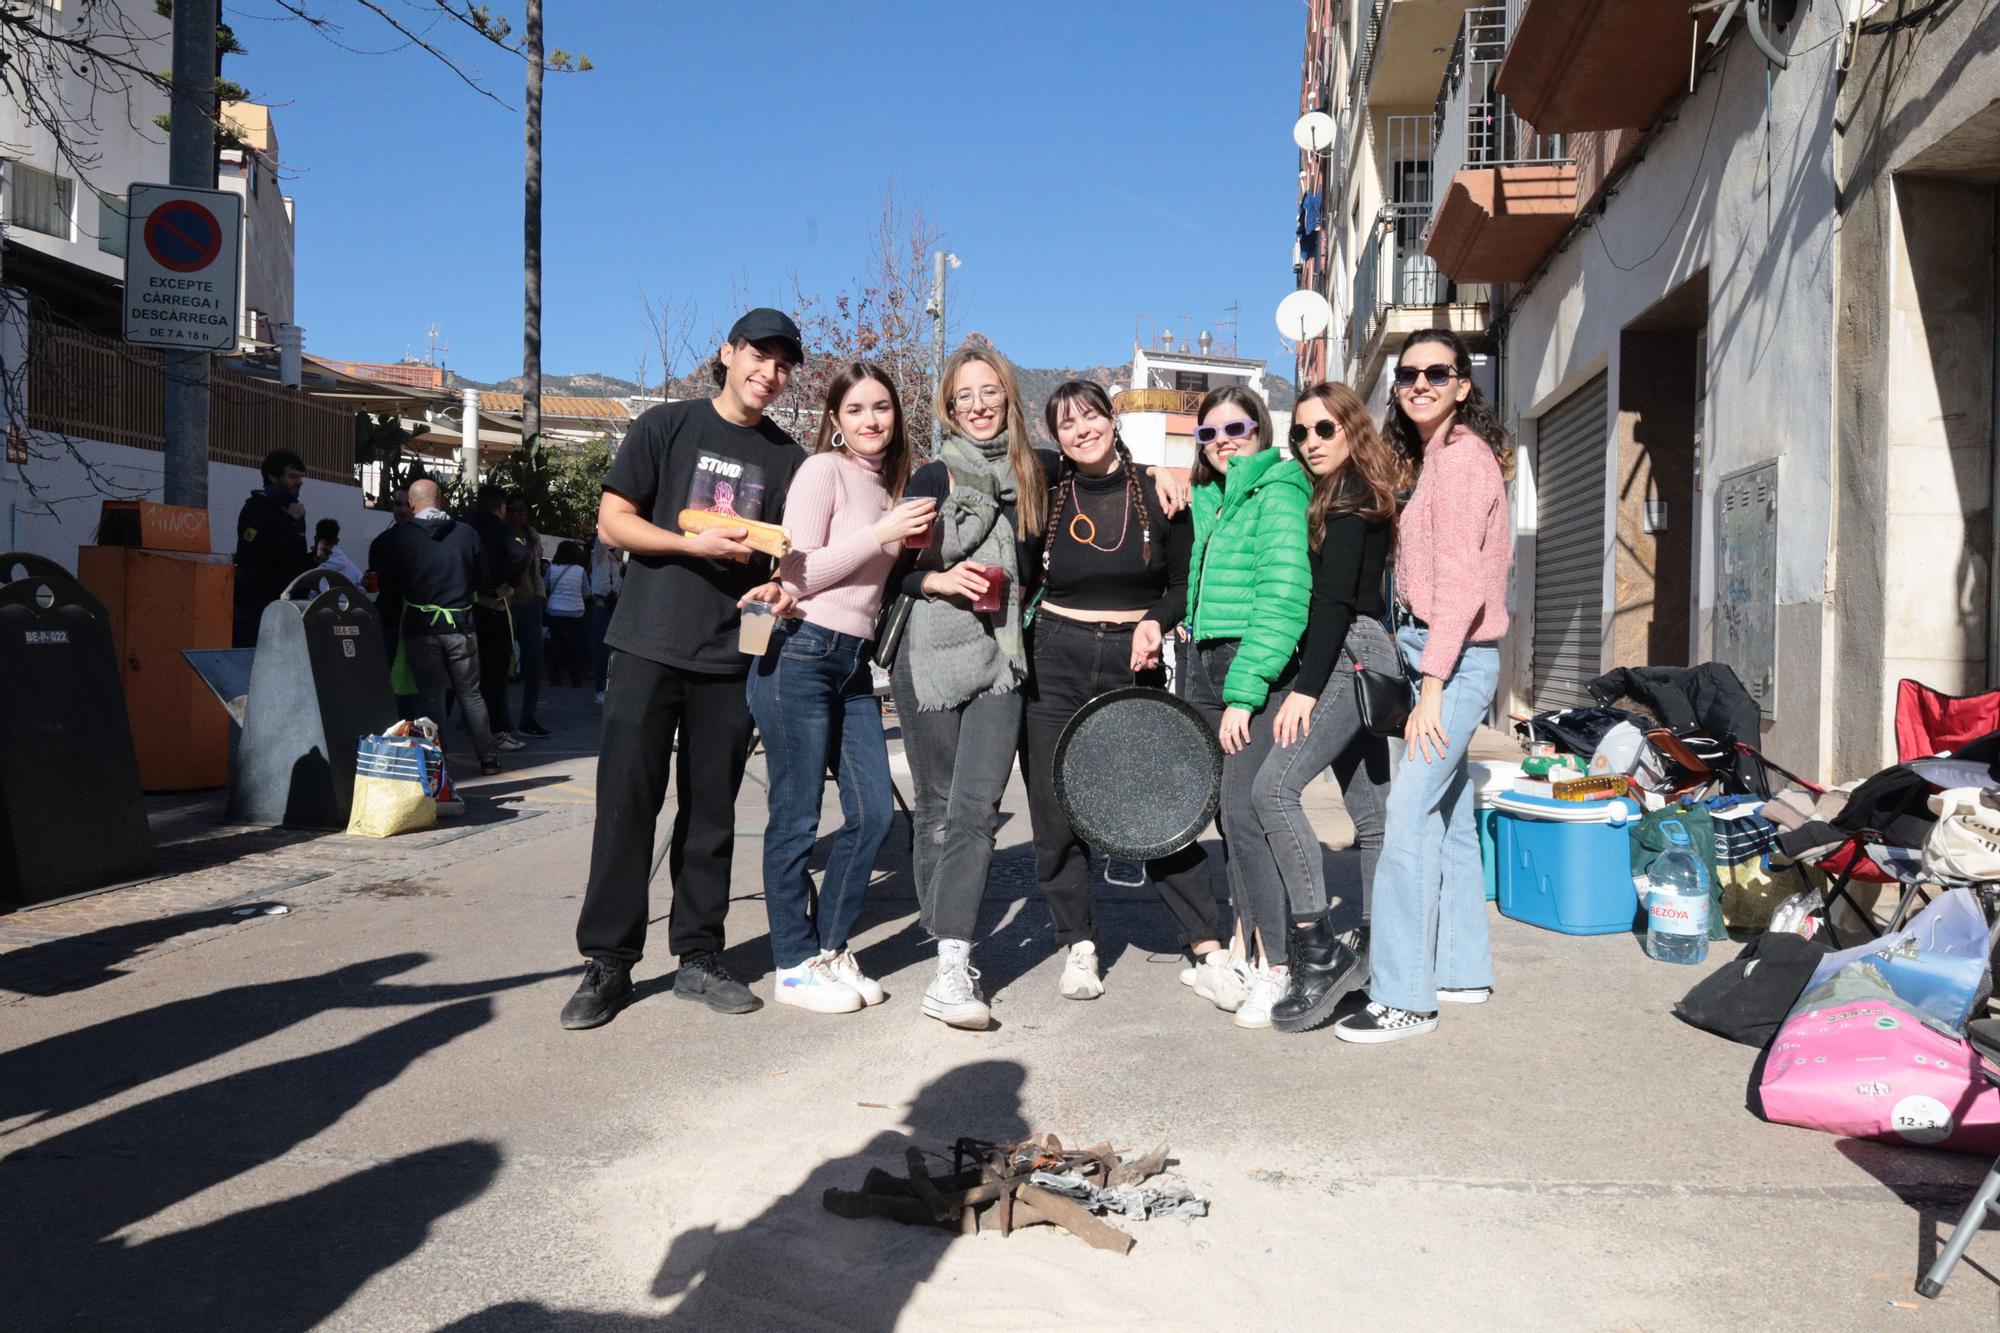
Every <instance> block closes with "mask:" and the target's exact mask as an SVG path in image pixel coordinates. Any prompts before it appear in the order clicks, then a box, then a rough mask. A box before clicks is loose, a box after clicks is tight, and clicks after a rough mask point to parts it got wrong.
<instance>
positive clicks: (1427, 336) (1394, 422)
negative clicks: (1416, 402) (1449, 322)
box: [1382, 329, 1514, 481]
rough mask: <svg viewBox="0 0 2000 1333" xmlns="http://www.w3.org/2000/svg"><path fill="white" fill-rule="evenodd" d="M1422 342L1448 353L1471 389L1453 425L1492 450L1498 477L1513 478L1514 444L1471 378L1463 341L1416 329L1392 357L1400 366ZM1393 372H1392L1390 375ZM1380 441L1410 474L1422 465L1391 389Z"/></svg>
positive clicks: (1420, 444)
mask: <svg viewBox="0 0 2000 1333" xmlns="http://www.w3.org/2000/svg"><path fill="white" fill-rule="evenodd" d="M1424 343H1436V344H1438V345H1439V346H1441V347H1446V348H1449V349H1450V350H1451V361H1452V368H1453V369H1454V370H1456V371H1457V372H1458V377H1459V378H1460V379H1462V380H1464V381H1465V382H1466V384H1467V385H1469V386H1470V387H1471V392H1470V393H1468V394H1466V396H1465V401H1464V402H1462V403H1460V404H1459V405H1458V414H1457V417H1456V424H1458V425H1460V426H1463V427H1465V428H1466V429H1467V430H1469V431H1471V432H1472V433H1473V434H1474V435H1477V436H1478V437H1479V438H1480V439H1482V440H1484V441H1486V445H1487V447H1488V448H1489V449H1491V450H1492V451H1493V457H1494V459H1495V460H1496V461H1497V462H1498V463H1499V464H1500V475H1501V476H1502V477H1503V478H1505V479H1506V480H1508V481H1512V480H1513V479H1514V442H1513V441H1512V440H1510V439H1509V438H1508V437H1507V428H1506V427H1505V426H1502V425H1501V424H1500V413H1499V410H1498V409H1496V408H1495V407H1494V406H1493V400H1492V399H1490V398H1488V397H1487V396H1486V395H1485V394H1484V393H1482V392H1481V391H1480V388H1479V385H1478V384H1476V383H1474V381H1473V378H1472V351H1471V349H1470V348H1468V347H1467V346H1466V345H1465V339H1463V338H1461V337H1459V336H1458V335H1457V334H1456V333H1454V332H1452V331H1451V330H1450V329H1418V330H1417V331H1416V332H1415V333H1413V334H1411V335H1410V336H1409V337H1407V338H1405V339H1403V350H1402V351H1401V352H1399V353H1398V354H1397V356H1396V364H1397V365H1398V366H1400V365H1401V364H1402V363H1403V358H1404V357H1405V356H1408V355H1409V354H1410V349H1411V348H1412V347H1418V346H1421V345H1422V344H1424ZM1391 373H1393V372H1391ZM1382 438H1383V439H1385V440H1387V441H1388V442H1389V443H1390V444H1391V445H1393V446H1395V447H1396V449H1397V450H1399V451H1400V452H1401V453H1402V455H1403V457H1404V459H1406V460H1407V461H1408V463H1409V466H1410V469H1411V472H1412V473H1413V474H1414V473H1415V472H1416V470H1418V469H1420V468H1422V467H1423V465H1424V438H1423V435H1422V434H1421V433H1420V432H1419V431H1418V430H1417V426H1416V423H1415V422H1413V421H1411V420H1410V418H1409V417H1408V415H1406V414H1405V413H1404V411H1403V405H1402V403H1401V402H1400V401H1399V400H1398V399H1397V397H1396V393H1395V391H1394V390H1393V389H1391V390H1390V393H1389V411H1388V414H1387V415H1386V416H1384V417H1383V418H1382Z"/></svg>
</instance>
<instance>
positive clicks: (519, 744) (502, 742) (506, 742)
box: [493, 731, 528, 750]
mask: <svg viewBox="0 0 2000 1333" xmlns="http://www.w3.org/2000/svg"><path fill="white" fill-rule="evenodd" d="M493 748H494V749H496V750H525V749H527V748H528V743H527V742H526V741H524V740H517V739H515V738H514V737H512V736H509V735H508V734H507V733H506V732H504V731H503V732H501V733H500V734H499V735H498V736H495V737H494V738H493Z"/></svg>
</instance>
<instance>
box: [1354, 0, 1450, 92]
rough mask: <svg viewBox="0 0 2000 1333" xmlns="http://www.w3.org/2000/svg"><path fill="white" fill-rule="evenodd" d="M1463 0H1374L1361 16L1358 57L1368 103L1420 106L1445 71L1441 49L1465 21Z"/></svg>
mask: <svg viewBox="0 0 2000 1333" xmlns="http://www.w3.org/2000/svg"><path fill="white" fill-rule="evenodd" d="M1466 3H1467V0H1373V2H1372V3H1371V4H1370V5H1369V6H1368V8H1367V10H1366V11H1364V13H1363V16H1362V20H1361V21H1362V24H1363V28H1362V46H1361V52H1360V57H1359V58H1358V59H1357V61H1356V71H1357V73H1358V74H1359V76H1360V81H1361V82H1362V83H1364V84H1365V85H1366V88H1367V93H1368V98H1367V100H1368V103H1369V105H1371V106H1373V107H1374V108H1376V109H1377V110H1382V109H1391V110H1393V109H1395V108H1398V107H1419V106H1423V105H1425V104H1426V103H1428V102H1429V101H1430V100H1431V96H1432V94H1434V93H1435V92H1436V91H1437V83H1438V79H1439V77H1440V76H1441V75H1442V74H1443V73H1444V62H1445V53H1446V52H1447V51H1449V50H1450V49H1451V43H1452V38H1453V37H1454V36H1455V35H1456V34H1457V32H1458V30H1459V25H1460V24H1461V23H1462V22H1463V21H1464V18H1465V10H1466Z"/></svg>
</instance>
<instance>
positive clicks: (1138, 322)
mask: <svg viewBox="0 0 2000 1333" xmlns="http://www.w3.org/2000/svg"><path fill="white" fill-rule="evenodd" d="M1155 328H1156V324H1155V321H1154V319H1153V316H1151V315H1135V316H1134V317H1133V319H1132V350H1133V351H1135V352H1136V351H1138V350H1139V349H1140V348H1141V347H1143V348H1145V349H1146V350H1147V351H1151V350H1152V349H1153V339H1154V336H1155V335H1154V330H1155ZM1142 331H1143V333H1144V336H1143V337H1142V336H1140V335H1141V332H1142Z"/></svg>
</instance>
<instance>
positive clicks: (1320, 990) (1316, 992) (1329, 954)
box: [1271, 911, 1368, 1032]
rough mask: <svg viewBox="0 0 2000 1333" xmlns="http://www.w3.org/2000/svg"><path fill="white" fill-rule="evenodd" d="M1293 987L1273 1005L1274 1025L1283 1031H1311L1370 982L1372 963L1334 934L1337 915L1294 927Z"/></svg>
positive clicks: (1291, 957)
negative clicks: (1344, 1000)
mask: <svg viewBox="0 0 2000 1333" xmlns="http://www.w3.org/2000/svg"><path fill="white" fill-rule="evenodd" d="M1287 961H1288V962H1289V964H1290V967H1291V984H1290V985H1289V986H1288V987H1287V988H1286V990H1285V993H1284V996H1283V997H1282V998H1280V999H1279V1001H1278V1002H1277V1003H1276V1004H1274V1005H1272V1006H1271V1026H1272V1027H1274V1028H1276V1029H1278V1031H1280V1032H1309V1031H1311V1030H1312V1029H1313V1028H1316V1027H1318V1026H1319V1025H1320V1024H1321V1023H1324V1022H1326V1020H1327V1019H1328V1018H1329V1017H1331V1016H1332V1014H1333V1010H1334V1006H1336V1005H1338V1004H1339V1003H1340V1001H1341V1000H1342V998H1344V997H1345V996H1346V995H1347V993H1348V992H1349V991H1352V990H1353V989H1354V988H1355V987H1357V986H1360V985H1362V984H1364V983H1365V982H1366V981H1367V979H1368V961H1367V959H1366V958H1365V957H1364V956H1362V955H1360V954H1357V953H1356V952H1355V951H1354V950H1353V949H1351V948H1349V947H1348V945H1347V943H1346V942H1345V941H1344V940H1342V939H1341V938H1340V936H1339V935H1337V934H1335V933H1334V929H1333V913H1332V912H1331V911H1326V912H1322V913H1320V914H1319V916H1318V917H1316V918H1314V919H1313V920H1312V921H1311V922H1310V923H1309V924H1307V925H1303V926H1299V925H1295V926H1293V927H1292V940H1291V954H1290V957H1289V959H1288V960H1287Z"/></svg>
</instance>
